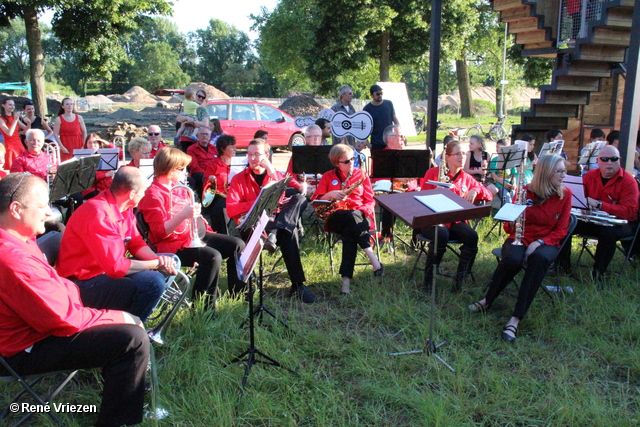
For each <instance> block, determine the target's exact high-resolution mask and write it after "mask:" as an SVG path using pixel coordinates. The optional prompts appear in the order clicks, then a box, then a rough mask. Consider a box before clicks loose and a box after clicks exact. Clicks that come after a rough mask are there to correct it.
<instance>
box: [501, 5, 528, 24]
mask: <svg viewBox="0 0 640 427" xmlns="http://www.w3.org/2000/svg"><path fill="white" fill-rule="evenodd" d="M529 16H531V7H530V6H527V5H524V4H521V5H520V6H518V7H514V8H511V9H507V10H503V11H502V12H500V20H501V21H502V22H509V23H511V22H512V21H515V20H518V19H522V18H527V17H529Z"/></svg>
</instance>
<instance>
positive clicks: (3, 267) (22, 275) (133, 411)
mask: <svg viewBox="0 0 640 427" xmlns="http://www.w3.org/2000/svg"><path fill="white" fill-rule="evenodd" d="M49 215H51V210H50V209H49V195H48V187H47V184H46V183H45V182H44V181H43V180H42V179H40V178H38V177H36V176H33V175H29V174H25V173H15V174H10V175H8V176H7V177H5V178H4V179H2V180H1V181H0V253H2V257H0V277H2V280H0V354H2V356H3V357H4V358H5V359H6V361H7V362H8V364H9V365H10V366H11V367H12V368H13V369H14V370H15V371H16V372H17V373H18V374H20V375H32V374H40V373H46V372H55V371H61V370H74V369H86V368H102V376H103V378H104V387H103V391H102V404H101V405H100V414H99V416H98V422H97V424H96V425H124V424H127V425H129V424H137V423H140V422H142V408H143V403H144V380H145V373H146V369H147V363H148V360H149V338H148V337H147V334H146V332H145V330H144V329H143V327H141V322H140V319H138V318H137V317H135V316H132V315H131V314H129V313H126V312H123V311H115V310H96V309H92V308H87V307H85V306H84V305H83V304H82V301H80V293H79V291H78V288H77V287H76V285H74V284H73V283H72V282H70V281H69V280H66V279H63V278H61V277H60V276H58V274H57V273H56V271H55V270H54V269H53V268H52V267H51V266H50V265H49V264H48V263H47V261H46V259H45V257H44V255H43V254H42V252H41V251H40V249H39V248H38V246H37V245H36V243H35V240H34V237H35V236H36V235H37V234H40V233H42V232H43V231H44V223H45V221H46V219H47V217H48V216H49ZM0 375H8V373H7V372H6V370H5V368H4V367H0Z"/></svg>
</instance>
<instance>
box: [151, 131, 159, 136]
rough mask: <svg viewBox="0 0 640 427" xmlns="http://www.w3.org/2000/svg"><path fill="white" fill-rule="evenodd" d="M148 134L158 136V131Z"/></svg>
mask: <svg viewBox="0 0 640 427" xmlns="http://www.w3.org/2000/svg"><path fill="white" fill-rule="evenodd" d="M149 136H160V132H149Z"/></svg>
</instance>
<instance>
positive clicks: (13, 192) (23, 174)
mask: <svg viewBox="0 0 640 427" xmlns="http://www.w3.org/2000/svg"><path fill="white" fill-rule="evenodd" d="M28 175H31V174H30V173H29V172H23V173H22V176H21V177H20V181H18V185H16V188H14V189H13V191H12V192H11V197H10V198H9V204H11V203H13V202H14V200H13V198H14V197H15V196H16V193H17V192H18V190H19V189H20V185H21V184H22V181H23V180H24V177H25V176H28Z"/></svg>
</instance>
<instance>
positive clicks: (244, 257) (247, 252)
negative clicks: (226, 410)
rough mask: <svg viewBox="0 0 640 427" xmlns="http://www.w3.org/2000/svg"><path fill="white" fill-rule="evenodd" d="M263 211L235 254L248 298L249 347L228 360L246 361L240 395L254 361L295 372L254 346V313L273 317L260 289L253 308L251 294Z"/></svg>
mask: <svg viewBox="0 0 640 427" xmlns="http://www.w3.org/2000/svg"><path fill="white" fill-rule="evenodd" d="M264 212H265V211H264V210H262V212H261V214H260V217H258V221H257V222H256V223H254V225H253V227H254V229H253V231H252V232H251V235H250V237H249V239H248V241H247V246H246V247H245V249H244V251H243V252H242V254H241V255H240V256H238V254H236V264H237V267H238V278H240V279H241V280H242V281H244V282H246V283H247V288H248V295H247V298H248V299H249V348H247V349H246V350H245V351H244V352H243V353H242V354H240V355H239V356H236V357H234V358H233V359H232V360H231V362H229V363H230V364H231V363H236V362H242V361H245V362H246V363H247V365H246V367H245V369H244V375H243V376H242V387H241V388H240V396H242V394H243V393H244V386H245V385H246V383H247V379H248V378H249V372H250V371H251V367H252V366H253V365H254V364H256V363H264V364H267V365H271V366H275V367H278V368H283V369H286V370H287V371H289V372H292V373H294V374H295V373H296V372H295V371H293V370H291V369H289V368H287V367H286V366H283V365H282V364H281V363H280V362H278V361H277V360H275V359H274V358H272V357H270V356H268V355H266V354H265V353H263V352H261V351H260V350H259V349H258V348H257V347H256V333H255V329H256V328H255V317H256V314H258V313H259V314H262V312H263V311H266V312H267V313H268V314H270V315H271V316H273V317H274V318H275V316H274V315H273V313H271V312H270V311H269V310H268V309H267V308H266V307H264V306H263V305H262V293H263V292H262V289H260V306H258V307H257V308H255V309H254V307H253V294H254V292H255V291H254V288H253V277H254V276H255V274H253V270H254V269H255V265H256V263H257V260H258V258H261V257H262V247H263V245H264V242H263V240H262V234H263V232H264V228H265V226H266V224H267V223H268V222H269V218H268V217H267V215H266V214H265V213H264ZM242 261H244V262H242ZM259 283H260V282H259ZM243 324H244V322H243ZM245 356H246V358H245ZM258 356H262V357H263V358H264V359H265V360H260V359H258V358H257V357H258Z"/></svg>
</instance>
